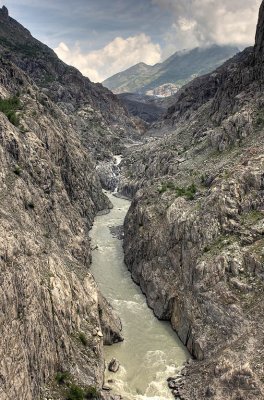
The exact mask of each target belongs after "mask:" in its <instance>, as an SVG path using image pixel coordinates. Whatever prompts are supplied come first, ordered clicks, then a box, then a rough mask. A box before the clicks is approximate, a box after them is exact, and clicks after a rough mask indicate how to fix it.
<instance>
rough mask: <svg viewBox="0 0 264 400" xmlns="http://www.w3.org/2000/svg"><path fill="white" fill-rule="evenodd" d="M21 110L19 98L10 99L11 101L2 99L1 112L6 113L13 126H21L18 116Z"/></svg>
mask: <svg viewBox="0 0 264 400" xmlns="http://www.w3.org/2000/svg"><path fill="white" fill-rule="evenodd" d="M20 108H21V104H20V101H19V98H18V96H13V97H10V98H9V99H0V111H1V112H2V113H4V114H5V115H6V116H7V118H8V119H9V121H10V122H11V124H13V125H14V126H18V125H19V117H18V116H17V114H16V111H18V110H19V109H20Z"/></svg>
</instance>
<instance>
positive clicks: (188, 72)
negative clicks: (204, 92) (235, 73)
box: [103, 45, 239, 94]
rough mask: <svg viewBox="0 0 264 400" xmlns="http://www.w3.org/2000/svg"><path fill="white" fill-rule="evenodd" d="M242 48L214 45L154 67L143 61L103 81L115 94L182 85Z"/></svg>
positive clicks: (216, 65)
mask: <svg viewBox="0 0 264 400" xmlns="http://www.w3.org/2000/svg"><path fill="white" fill-rule="evenodd" d="M238 51H239V50H238V49H237V48H236V47H233V46H218V45H212V46H210V47H206V48H198V47H197V48H195V49H193V50H190V51H181V52H177V53H175V54H173V55H172V56H171V57H169V58H168V59H167V60H165V61H164V62H163V63H160V64H156V65H154V66H150V65H147V64H144V63H139V64H136V65H134V66H133V67H131V68H129V69H127V70H126V71H123V72H120V73H118V74H116V75H114V76H112V77H110V78H108V79H106V80H105V81H104V82H103V85H104V86H106V87H107V88H108V89H110V90H112V91H113V92H114V93H124V92H133V93H141V94H146V93H147V92H148V91H152V90H154V89H156V88H158V87H159V86H161V85H164V84H166V83H171V84H174V85H176V86H177V88H180V87H181V86H183V85H184V84H186V83H187V82H189V81H191V80H192V79H193V78H195V77H197V76H201V75H204V74H206V73H208V72H211V71H213V70H214V69H215V68H217V67H218V66H220V65H222V64H223V63H224V62H225V61H226V60H227V59H229V58H231V57H232V56H233V55H234V54H236V53H237V52H238Z"/></svg>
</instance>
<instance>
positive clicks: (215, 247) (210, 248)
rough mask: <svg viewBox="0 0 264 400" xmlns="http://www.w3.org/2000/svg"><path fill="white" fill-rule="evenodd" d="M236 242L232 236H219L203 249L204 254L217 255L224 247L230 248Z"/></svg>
mask: <svg viewBox="0 0 264 400" xmlns="http://www.w3.org/2000/svg"><path fill="white" fill-rule="evenodd" d="M236 241H237V237H236V236H234V235H220V236H218V237H217V238H216V239H215V241H214V242H212V243H211V244H208V245H206V246H205V247H204V249H203V252H204V253H209V252H210V253H211V254H217V253H218V252H219V251H221V250H223V249H224V248H225V247H226V246H230V245H232V244H233V243H235V242H236Z"/></svg>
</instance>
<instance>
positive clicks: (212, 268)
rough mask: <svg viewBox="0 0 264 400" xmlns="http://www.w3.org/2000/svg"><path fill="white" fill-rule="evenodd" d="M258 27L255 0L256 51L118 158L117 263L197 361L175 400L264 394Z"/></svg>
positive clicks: (209, 79)
mask: <svg viewBox="0 0 264 400" xmlns="http://www.w3.org/2000/svg"><path fill="white" fill-rule="evenodd" d="M263 26H264V20H263V4H262V6H261V10H260V17H259V23H258V30H257V35H256V38H257V39H256V46H255V47H254V48H249V49H246V50H245V51H244V52H243V53H241V54H239V55H237V56H236V57H235V58H234V59H232V60H230V61H229V62H227V63H226V64H225V65H224V66H223V67H220V68H219V69H218V70H216V71H215V73H213V74H210V75H207V76H204V77H201V78H198V79H196V80H194V81H193V82H192V83H190V84H189V85H187V86H186V87H185V88H183V89H182V91H181V92H179V93H178V95H177V96H176V100H175V104H174V105H173V106H172V107H171V108H170V109H169V111H168V114H167V116H166V119H165V120H164V121H162V122H161V123H160V124H157V125H156V130H157V131H158V132H159V135H162V134H163V135H164V138H160V139H156V140H151V141H150V142H149V143H148V144H146V145H144V146H141V147H140V148H138V150H136V151H135V150H133V152H132V153H131V154H130V155H128V157H127V158H126V159H125V160H124V162H123V171H124V172H123V177H122V182H121V189H122V190H123V192H125V193H130V194H132V195H133V194H135V193H136V195H135V198H134V200H133V202H132V205H131V208H130V210H129V213H128V215H127V217H126V221H125V240H124V250H125V260H126V263H127V265H128V268H129V269H130V271H131V273H132V277H133V279H134V280H135V281H136V282H137V283H139V284H140V286H141V288H142V290H143V292H144V293H145V294H146V297H147V300H148V303H149V305H150V307H151V308H153V310H154V312H155V314H156V315H157V316H158V317H159V318H162V319H168V320H170V321H171V324H172V326H173V328H174V329H175V330H176V332H177V333H178V335H179V337H180V338H181V340H182V341H183V342H184V343H185V344H186V346H187V347H188V349H189V350H190V352H191V353H192V354H193V356H194V357H195V359H196V361H194V362H191V363H190V364H189V365H188V367H187V369H186V371H185V373H186V377H185V385H184V386H183V387H181V388H180V395H181V398H184V399H192V400H198V399H204V398H213V399H217V400H220V399H223V398H225V399H262V398H263V396H264V390H263V389H264V388H263V368H262V363H263V357H262V347H263V319H262V318H261V315H260V314H261V309H262V307H263V301H264V296H263V290H264V285H263V265H264V264H263V249H264V246H263V245H264V243H263V226H264V225H263V224H264V203H263V190H264V183H263V177H264V164H263V162H264V156H263V154H264V148H263V145H262V143H263V138H264V131H263V127H264V124H263V121H264V119H263V104H264V98H263V90H262V87H263V68H262V60H261V50H260V49H261V46H262V45H261V32H262V29H263ZM153 133H155V129H153ZM138 189H140V190H138Z"/></svg>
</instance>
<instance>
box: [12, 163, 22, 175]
mask: <svg viewBox="0 0 264 400" xmlns="http://www.w3.org/2000/svg"><path fill="white" fill-rule="evenodd" d="M13 172H14V174H16V175H18V176H20V175H21V172H22V169H21V167H20V166H19V165H17V164H16V165H15V166H14V169H13Z"/></svg>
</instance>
